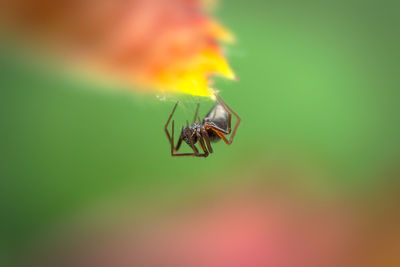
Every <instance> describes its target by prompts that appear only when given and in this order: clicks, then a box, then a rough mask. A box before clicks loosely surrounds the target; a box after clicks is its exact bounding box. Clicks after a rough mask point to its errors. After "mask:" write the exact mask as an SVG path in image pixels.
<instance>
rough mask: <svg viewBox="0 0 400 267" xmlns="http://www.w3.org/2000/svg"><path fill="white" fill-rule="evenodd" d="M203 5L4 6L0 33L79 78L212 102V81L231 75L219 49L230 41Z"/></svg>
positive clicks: (194, 1) (16, 1)
mask: <svg viewBox="0 0 400 267" xmlns="http://www.w3.org/2000/svg"><path fill="white" fill-rule="evenodd" d="M209 5H210V1H202V0H115V1H98V0H72V1H70V0H60V1H49V0H36V1H29V0H6V1H3V3H2V4H1V8H0V17H1V18H0V23H1V24H0V26H1V29H2V30H3V31H5V32H8V33H11V36H18V38H21V37H22V40H28V45H27V49H28V50H35V49H36V48H40V50H42V51H45V52H46V53H51V54H52V55H56V56H57V57H58V58H62V59H64V60H65V61H66V62H68V63H69V64H71V65H72V66H73V68H74V69H78V71H79V70H82V71H84V72H88V73H94V75H95V76H96V75H97V77H99V78H100V77H101V78H104V77H106V78H111V79H112V80H114V79H116V80H119V81H123V82H124V83H125V82H126V83H128V84H130V85H131V88H132V90H138V89H142V90H145V91H153V92H154V91H157V92H174V93H186V94H191V95H198V96H212V95H213V90H212V89H211V88H210V84H211V81H210V77H211V76H212V75H220V76H223V77H226V78H228V79H235V75H234V73H233V71H232V70H231V68H230V67H229V65H228V63H227V61H226V60H225V57H224V55H223V53H222V50H221V44H220V42H231V41H233V36H232V35H231V34H230V33H229V32H228V31H227V30H226V29H225V28H223V27H222V26H221V25H220V24H219V23H217V22H216V21H215V20H214V19H213V18H212V17H211V16H210V15H208V14H207V13H206V11H205V10H206V9H207V7H208V6H209ZM33 47H35V48H33ZM34 52H36V51H34Z"/></svg>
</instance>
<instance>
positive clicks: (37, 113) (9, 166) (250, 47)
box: [0, 0, 400, 256]
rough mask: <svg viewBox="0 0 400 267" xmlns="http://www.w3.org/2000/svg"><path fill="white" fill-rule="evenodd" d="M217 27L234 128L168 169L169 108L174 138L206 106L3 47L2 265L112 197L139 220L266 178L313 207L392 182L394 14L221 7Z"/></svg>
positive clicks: (310, 5) (295, 5) (356, 8)
mask: <svg viewBox="0 0 400 267" xmlns="http://www.w3.org/2000/svg"><path fill="white" fill-rule="evenodd" d="M216 15H217V17H218V18H219V19H220V20H221V21H222V22H223V23H224V24H225V25H226V26H227V27H228V28H229V29H231V30H232V31H233V32H234V33H235V35H236V37H237V39H238V41H237V43H236V44H235V45H233V46H230V47H227V49H226V55H227V57H228V59H229V61H230V63H231V65H232V68H233V69H234V70H235V72H236V74H237V75H238V77H239V81H238V82H230V81H226V80H223V79H217V82H216V84H215V86H214V87H215V88H217V89H219V90H220V91H221V96H222V97H223V99H224V100H225V101H226V102H227V103H228V104H229V105H230V106H231V107H232V108H233V109H234V110H235V111H236V112H237V113H238V114H240V115H241V117H242V119H243V121H242V124H241V125H240V128H239V130H238V133H237V137H236V139H235V141H234V143H233V145H232V146H230V147H228V146H226V145H225V144H223V143H218V144H216V145H214V151H215V153H214V154H212V155H211V156H210V157H209V158H207V159H198V158H171V157H170V152H169V144H168V141H167V139H166V136H165V134H164V132H163V125H164V123H165V121H166V119H167V118H168V115H169V113H170V112H171V109H172V107H173V105H174V102H175V100H177V99H179V100H181V103H182V105H181V106H180V107H179V109H178V111H177V112H178V114H177V118H178V121H177V122H176V125H177V126H178V127H179V126H180V125H181V124H183V123H184V121H185V119H186V118H192V116H193V112H194V109H195V104H196V103H197V102H200V103H201V114H203V115H204V114H206V112H207V111H208V109H209V108H210V107H211V106H212V102H211V101H208V100H205V99H198V98H194V97H190V96H182V97H170V98H168V97H167V100H166V101H161V100H159V99H158V98H156V97H155V96H153V95H147V96H146V95H138V94H135V93H131V92H128V90H126V89H127V88H109V87H108V86H106V85H102V84H96V83H93V82H88V81H84V80H82V79H79V78H71V76H68V75H63V74H62V73H61V74H60V73H57V71H54V70H49V69H45V68H41V67H36V66H35V64H32V62H27V61H26V60H24V59H21V57H19V56H18V55H16V54H13V53H12V52H10V51H13V49H10V47H7V46H6V45H4V46H3V48H2V51H1V55H0V57H1V61H0V75H1V90H0V110H1V113H0V114H1V117H0V118H1V119H0V124H1V131H0V147H1V151H2V153H1V155H2V159H1V161H0V166H1V168H0V175H1V179H0V183H1V187H0V190H1V193H0V198H1V201H0V205H1V210H2V212H1V214H2V219H1V224H2V226H1V229H0V236H1V241H0V242H1V243H0V246H2V247H3V248H2V249H1V251H2V252H3V253H5V255H8V256H10V255H14V256H18V255H20V253H22V252H21V251H24V249H25V248H26V247H27V246H29V244H31V243H32V242H35V240H40V238H42V237H43V235H44V234H45V233H46V232H47V231H48V229H51V228H52V227H54V226H55V225H58V224H59V223H60V222H63V221H64V220H68V218H70V217H73V216H74V215H75V214H77V213H79V212H80V211H82V210H84V209H86V208H87V207H91V206H92V205H96V203H99V202H101V201H103V200H104V199H114V198H118V197H119V196H121V195H124V196H128V198H129V199H130V200H129V202H128V203H126V202H125V204H127V205H131V206H132V207H136V208H138V209H141V210H146V211H148V210H151V209H152V208H154V207H155V206H157V205H158V204H157V203H172V204H171V205H172V206H173V203H175V202H177V203H180V202H185V201H186V199H187V198H190V197H191V196H192V195H193V194H195V193H193V192H200V193H201V191H202V188H208V189H210V188H213V187H214V186H215V184H221V183H226V184H227V185H229V184H230V183H233V181H240V180H248V179H251V177H254V176H257V177H261V180H263V179H264V178H265V181H263V182H265V184H264V183H263V185H265V186H268V180H269V179H272V178H269V177H270V175H269V174H271V173H280V174H281V173H287V172H290V173H292V174H293V175H290V177H296V180H290V179H288V180H286V181H285V183H287V184H289V185H292V186H293V185H294V186H300V187H301V186H304V187H307V188H309V191H311V194H316V195H320V196H322V197H324V196H332V195H334V196H337V195H349V196H354V195H363V197H365V198H368V194H371V192H374V190H375V191H376V190H379V188H380V185H382V184H385V183H387V182H388V181H387V179H389V178H388V177H392V176H393V175H394V176H395V177H398V174H399V172H398V164H399V161H398V160H399V152H398V151H399V149H400V141H399V136H400V126H399V114H400V107H399V96H400V93H399V88H398V84H399V77H400V76H399V73H398V70H399V63H398V61H399V59H400V58H399V56H400V53H399V51H398V47H399V26H400V21H399V6H398V4H397V3H396V2H395V1H393V2H389V1H380V2H365V1H364V2H360V3H357V2H351V1H346V2H343V3H339V2H335V3H325V2H322V1H321V2H320V1H298V2H293V1H289V2H286V1H285V2H282V1H261V0H260V1H224V2H222V3H221V5H220V8H219V9H218V12H217V14H216ZM119 89H121V90H119ZM259 179H260V178H259ZM389 183H391V182H390V181H389ZM393 186H398V184H397V183H396V184H393ZM299 190H300V189H299ZM205 191H206V190H205ZM366 194H367V196H365V195H366ZM132 209H133V208H132Z"/></svg>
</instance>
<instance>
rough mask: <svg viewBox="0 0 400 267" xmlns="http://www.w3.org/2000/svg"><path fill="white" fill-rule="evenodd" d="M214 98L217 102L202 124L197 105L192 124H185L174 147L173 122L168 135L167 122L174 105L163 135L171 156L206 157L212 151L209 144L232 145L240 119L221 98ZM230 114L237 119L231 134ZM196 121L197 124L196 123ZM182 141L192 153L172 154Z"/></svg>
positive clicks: (173, 111) (172, 113)
mask: <svg viewBox="0 0 400 267" xmlns="http://www.w3.org/2000/svg"><path fill="white" fill-rule="evenodd" d="M216 97H217V100H218V101H217V103H216V104H215V105H214V107H213V108H212V109H211V110H210V111H209V112H208V114H207V115H206V116H205V118H204V119H203V121H202V122H201V121H200V119H199V118H198V112H199V105H197V109H196V113H195V115H194V119H193V124H192V125H189V123H186V127H184V128H182V130H181V134H180V136H179V140H178V143H177V145H176V147H175V145H174V128H175V127H174V120H173V121H172V134H171V135H170V134H169V131H168V125H169V122H170V121H171V119H172V116H173V115H174V113H175V110H176V107H177V106H178V103H176V104H175V106H174V109H173V110H172V112H171V115H170V116H169V118H168V121H167V123H166V124H165V127H164V130H165V133H166V134H167V137H168V140H169V142H170V144H171V156H195V157H207V156H208V154H209V153H213V149H212V147H211V144H210V143H211V142H217V141H219V140H221V139H222V140H224V142H225V143H226V144H228V145H230V144H232V141H233V137H234V136H235V133H236V130H237V128H238V126H239V123H240V120H241V119H240V117H239V116H238V115H237V114H236V113H235V112H234V111H233V110H232V109H231V108H230V107H228V106H227V105H226V104H225V102H224V101H223V100H222V99H221V97H219V96H218V95H217V96H216ZM232 114H233V115H234V116H235V117H236V118H237V121H236V125H235V128H234V129H233V132H232V131H231V120H232ZM196 119H197V120H198V122H196ZM231 132H232V134H231ZM229 134H231V136H230V138H229V140H228V139H227V138H226V137H225V135H229ZM182 141H184V142H185V143H186V144H188V145H189V146H190V147H191V148H192V150H193V153H174V152H177V151H178V150H179V148H180V147H181V144H182ZM197 142H199V144H200V148H201V149H202V150H203V153H199V150H198V149H197V147H196V146H195V144H196V143H197Z"/></svg>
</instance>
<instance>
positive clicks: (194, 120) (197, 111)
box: [193, 103, 200, 123]
mask: <svg viewBox="0 0 400 267" xmlns="http://www.w3.org/2000/svg"><path fill="white" fill-rule="evenodd" d="M199 108H200V103H198V104H197V108H196V113H194V118H193V123H195V122H196V118H198V115H199Z"/></svg>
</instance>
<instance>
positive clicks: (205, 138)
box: [200, 127, 214, 153]
mask: <svg viewBox="0 0 400 267" xmlns="http://www.w3.org/2000/svg"><path fill="white" fill-rule="evenodd" d="M200 131H201V133H202V135H203V139H204V140H205V141H206V145H207V148H208V151H209V152H210V153H213V152H214V151H213V149H212V147H211V143H210V137H209V136H208V133H207V131H206V130H205V129H204V128H203V127H202V128H200Z"/></svg>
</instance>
